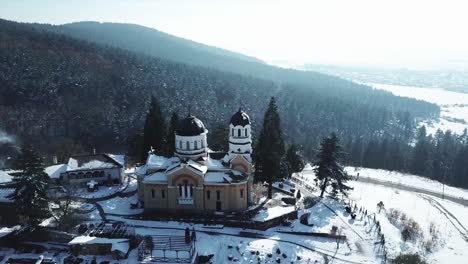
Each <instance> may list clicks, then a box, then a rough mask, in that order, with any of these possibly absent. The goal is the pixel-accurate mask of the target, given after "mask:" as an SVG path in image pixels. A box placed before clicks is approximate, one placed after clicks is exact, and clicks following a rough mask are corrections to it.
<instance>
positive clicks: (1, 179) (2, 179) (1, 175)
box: [0, 170, 13, 183]
mask: <svg viewBox="0 0 468 264" xmlns="http://www.w3.org/2000/svg"><path fill="white" fill-rule="evenodd" d="M11 178H13V177H12V176H11V175H10V174H8V173H7V172H6V171H2V170H0V183H7V182H11Z"/></svg>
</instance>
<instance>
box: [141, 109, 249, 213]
mask: <svg viewBox="0 0 468 264" xmlns="http://www.w3.org/2000/svg"><path fill="white" fill-rule="evenodd" d="M207 134H208V130H207V129H205V126H204V125H203V122H202V121H200V120H199V119H197V118H196V117H194V116H192V115H190V114H189V115H188V116H187V117H185V118H183V119H182V120H180V122H179V125H178V127H177V130H176V131H175V135H174V136H175V152H174V156H173V157H170V158H165V157H161V156H157V155H155V154H150V155H149V156H148V159H147V161H146V164H145V165H143V166H141V167H139V168H138V169H137V170H136V171H135V174H136V176H137V180H138V199H139V201H140V203H141V204H143V206H144V209H145V212H148V211H167V212H194V213H209V212H235V211H242V210H245V209H247V208H248V206H249V204H251V203H252V200H253V198H252V180H253V179H252V178H253V165H252V156H251V155H252V138H251V123H250V118H249V116H248V115H247V114H246V113H245V112H244V111H242V110H241V109H239V111H238V112H237V113H235V114H234V115H233V116H232V117H231V121H230V123H229V151H228V152H227V153H224V152H222V153H221V152H213V151H211V150H210V149H209V147H208V142H207Z"/></svg>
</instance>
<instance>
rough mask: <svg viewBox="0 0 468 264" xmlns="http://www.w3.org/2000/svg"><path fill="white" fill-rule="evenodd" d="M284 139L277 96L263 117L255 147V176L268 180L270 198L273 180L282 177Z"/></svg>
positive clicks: (273, 98) (269, 196)
mask: <svg viewBox="0 0 468 264" xmlns="http://www.w3.org/2000/svg"><path fill="white" fill-rule="evenodd" d="M284 152H285V150H284V141H283V136H282V131H281V121H280V116H279V113H278V106H277V105H276V100H275V97H271V100H270V103H269V105H268V109H267V111H266V112H265V118H264V119H263V127H262V130H261V132H260V136H259V139H258V142H257V145H256V148H255V151H254V153H255V168H256V169H255V178H256V181H259V180H260V181H264V180H266V181H267V182H268V198H271V197H272V184H273V181H275V180H279V179H281V178H282V176H283V174H282V172H284V169H283V168H282V164H284V162H283V156H284Z"/></svg>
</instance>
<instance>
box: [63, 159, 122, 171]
mask: <svg viewBox="0 0 468 264" xmlns="http://www.w3.org/2000/svg"><path fill="white" fill-rule="evenodd" d="M114 167H115V164H112V163H109V162H104V161H100V160H91V161H89V162H86V163H83V164H81V166H78V161H77V160H76V159H73V158H70V159H69V160H68V168H67V171H73V170H89V169H110V168H114Z"/></svg>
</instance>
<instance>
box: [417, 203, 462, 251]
mask: <svg viewBox="0 0 468 264" xmlns="http://www.w3.org/2000/svg"><path fill="white" fill-rule="evenodd" d="M419 196H420V197H421V198H423V199H425V200H427V201H428V202H429V203H430V204H431V205H432V206H433V207H435V208H436V209H437V210H439V212H441V213H442V214H443V215H444V216H445V218H447V220H449V221H450V223H451V224H452V225H453V227H455V229H457V231H458V232H459V233H460V235H461V236H462V237H463V239H464V240H465V241H466V242H467V243H468V230H467V229H466V227H465V226H464V225H463V224H462V223H461V222H460V221H459V220H458V219H457V218H456V217H455V216H454V215H453V214H452V213H450V211H449V210H447V209H446V208H445V207H444V206H443V205H441V204H440V203H439V202H438V201H436V200H434V199H433V198H431V197H429V196H427V195H421V194H420V195H419Z"/></svg>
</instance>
